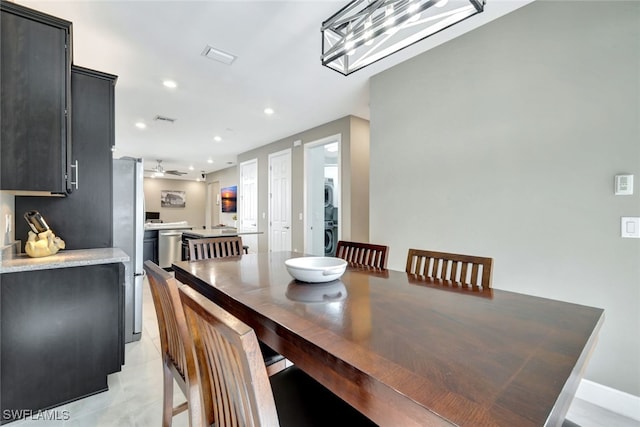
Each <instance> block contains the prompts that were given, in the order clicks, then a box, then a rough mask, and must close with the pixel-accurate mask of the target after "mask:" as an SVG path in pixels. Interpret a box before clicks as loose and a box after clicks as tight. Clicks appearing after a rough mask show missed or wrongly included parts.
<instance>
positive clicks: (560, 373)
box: [173, 252, 604, 427]
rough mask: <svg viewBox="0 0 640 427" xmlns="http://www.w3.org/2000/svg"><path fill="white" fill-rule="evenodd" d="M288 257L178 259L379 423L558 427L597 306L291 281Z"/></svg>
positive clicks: (390, 277) (395, 277)
mask: <svg viewBox="0 0 640 427" xmlns="http://www.w3.org/2000/svg"><path fill="white" fill-rule="evenodd" d="M299 256H303V255H302V254H299V253H292V252H272V253H266V252H265V253H257V254H249V255H243V256H241V257H233V258H226V259H216V260H204V261H194V262H186V261H182V262H176V263H174V265H173V269H174V271H175V276H176V278H177V279H178V280H179V281H180V282H182V283H184V284H186V285H188V286H190V287H192V288H194V289H196V290H198V291H199V292H201V293H202V294H204V295H205V296H207V297H208V298H209V299H211V300H212V301H214V302H215V303H217V304H219V305H220V306H222V307H223V308H225V309H226V310H228V311H229V312H231V313H232V314H234V315H235V316H236V317H238V318H239V319H241V320H242V321H244V322H245V323H247V324H248V325H250V326H251V327H252V328H253V329H254V330H255V331H256V334H257V336H258V338H259V339H260V340H262V341H264V342H265V343H266V344H267V345H269V346H270V347H272V348H273V349H274V350H276V351H278V352H279V353H281V354H283V355H284V356H285V357H286V358H287V359H289V360H290V361H291V362H293V363H294V364H295V365H297V366H298V367H300V368H301V369H303V370H304V371H305V372H307V373H308V374H309V375H311V376H312V377H313V378H315V379H316V380H317V381H319V382H320V383H322V384H324V385H325V386H326V387H327V388H329V389H330V390H332V391H333V392H334V393H336V394H337V395H339V396H340V397H341V398H342V399H344V400H345V401H347V402H349V403H350V404H351V405H352V406H354V407H355V408H356V409H358V410H359V411H360V412H362V413H363V414H365V415H366V416H368V417H369V418H370V419H371V420H373V421H374V422H375V423H377V424H378V425H381V426H403V427H406V426H432V425H434V426H435V425H438V426H441V425H444V426H452V425H457V426H518V427H523V426H559V425H561V424H562V422H563V420H564V417H565V414H566V412H567V410H568V407H569V405H570V403H571V400H572V399H573V396H574V394H575V391H576V389H577V386H578V383H579V381H580V379H581V378H582V375H583V372H584V369H585V366H586V364H587V361H588V359H589V356H590V354H591V353H592V351H593V349H594V347H595V345H596V341H597V335H598V332H599V330H600V327H601V325H602V322H603V320H604V312H603V310H602V309H598V308H593V307H587V306H582V305H577V304H572V303H568V302H562V301H555V300H551V299H545V298H540V297H534V296H529V295H523V294H518V293H514V292H508V291H502V290H498V289H484V290H478V289H475V290H472V289H466V290H465V289H460V288H455V287H452V286H449V284H447V283H442V282H438V281H433V280H429V279H424V278H420V277H416V276H413V275H410V274H407V273H405V272H399V271H390V270H371V269H367V268H363V267H356V266H349V267H348V268H347V270H346V271H345V273H344V275H343V276H342V277H341V278H340V279H339V280H338V281H335V282H332V283H325V284H305V283H301V282H297V281H295V280H293V278H292V277H291V276H290V275H289V274H288V272H287V270H286V267H285V264H284V261H285V260H286V259H288V258H292V257H299Z"/></svg>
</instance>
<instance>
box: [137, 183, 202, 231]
mask: <svg viewBox="0 0 640 427" xmlns="http://www.w3.org/2000/svg"><path fill="white" fill-rule="evenodd" d="M143 186H144V205H145V210H146V211H150V212H160V219H161V220H162V221H163V222H177V221H187V222H188V223H189V225H192V226H193V227H194V228H202V227H203V226H204V225H205V217H204V216H205V215H204V214H205V211H206V205H205V203H206V189H207V187H206V185H205V183H204V182H196V181H190V180H185V179H167V178H145V179H144V184H143ZM163 190H174V191H184V192H185V195H186V204H185V207H184V208H163V207H160V193H161V192H162V191H163Z"/></svg>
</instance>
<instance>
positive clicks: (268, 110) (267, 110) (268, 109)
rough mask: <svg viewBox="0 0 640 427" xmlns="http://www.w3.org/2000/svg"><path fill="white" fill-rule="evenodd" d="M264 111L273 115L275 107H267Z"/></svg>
mask: <svg viewBox="0 0 640 427" xmlns="http://www.w3.org/2000/svg"><path fill="white" fill-rule="evenodd" d="M264 113H265V114H266V115H268V116H270V115H272V114H273V113H275V111H273V108H270V107H267V108H265V109H264Z"/></svg>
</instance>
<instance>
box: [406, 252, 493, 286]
mask: <svg viewBox="0 0 640 427" xmlns="http://www.w3.org/2000/svg"><path fill="white" fill-rule="evenodd" d="M492 267H493V258H486V257H479V256H471V255H460V254H452V253H446V252H435V251H426V250H422V249H409V253H408V255H407V266H406V272H407V273H409V274H415V275H417V276H424V277H430V278H433V279H439V280H443V281H448V282H450V283H452V284H456V285H457V286H461V287H480V286H481V287H483V288H490V287H491V280H492V276H491V275H492V271H491V270H492Z"/></svg>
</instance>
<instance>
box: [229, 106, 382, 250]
mask: <svg viewBox="0 0 640 427" xmlns="http://www.w3.org/2000/svg"><path fill="white" fill-rule="evenodd" d="M338 134H339V135H341V143H340V155H341V159H340V161H341V163H340V165H341V169H342V171H341V180H342V188H341V193H340V194H341V198H342V200H341V204H340V206H341V207H342V213H341V214H340V222H341V224H342V225H341V227H342V228H341V233H342V234H341V238H342V239H344V240H349V239H353V240H359V241H363V242H366V241H368V240H369V209H368V207H369V147H368V146H369V122H368V121H367V120H364V119H361V118H359V117H355V116H347V117H343V118H341V119H337V120H334V121H332V122H329V123H325V124H323V125H320V126H317V127H314V128H312V129H308V130H306V131H303V132H300V133H297V134H294V135H291V136H288V137H286V138H283V139H280V140H278V141H274V142H272V143H269V144H266V145H264V146H262V147H259V148H256V149H255V150H251V151H247V152H245V153H242V154H240V155H238V164H240V163H242V162H245V161H247V160H251V159H258V230H259V231H263V232H264V234H261V235H259V236H258V250H259V251H267V250H268V247H269V244H268V242H269V240H268V237H269V236H268V233H269V204H268V200H269V199H268V196H269V194H268V187H269V173H268V166H269V160H268V158H269V154H272V153H276V152H278V151H282V150H285V149H287V148H291V163H292V167H291V181H292V183H291V184H292V185H291V211H292V212H291V249H292V250H294V251H296V252H303V251H304V247H305V246H304V221H303V220H299V214H301V213H304V144H307V143H309V142H315V141H318V140H320V139H323V138H327V137H330V136H333V135H338ZM298 140H299V141H301V142H302V144H301V145H299V146H297V147H294V145H293V143H294V141H298ZM263 215H264V217H263Z"/></svg>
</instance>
